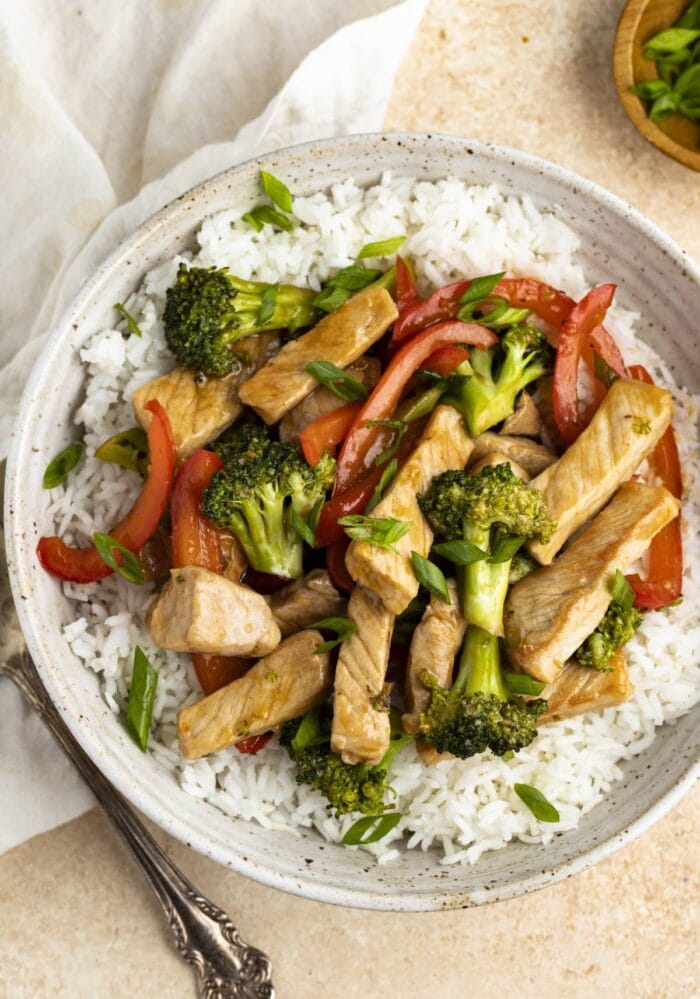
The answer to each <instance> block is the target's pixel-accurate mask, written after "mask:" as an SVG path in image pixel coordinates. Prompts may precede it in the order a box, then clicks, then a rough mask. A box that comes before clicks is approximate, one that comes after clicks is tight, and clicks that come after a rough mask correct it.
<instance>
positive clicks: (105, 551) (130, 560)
mask: <svg viewBox="0 0 700 999" xmlns="http://www.w3.org/2000/svg"><path fill="white" fill-rule="evenodd" d="M92 543H93V544H94V546H95V548H96V549H97V553H98V555H99V556H100V558H101V559H102V561H103V562H104V563H105V565H108V566H109V567H110V569H114V571H115V572H118V573H119V575H120V576H123V577H124V579H126V580H127V581H128V582H129V583H135V584H136V585H137V586H140V585H141V584H142V583H143V581H144V576H143V570H142V569H141V563H140V562H139V560H138V558H137V556H136V555H134V553H133V552H132V551H129V549H128V548H126V547H125V546H124V545H123V544H122V543H121V541H118V540H117V539H116V538H113V537H112V536H111V535H109V534H101V533H100V532H99V531H95V533H94V534H93V536H92ZM115 552H117V553H118V555H119V561H117V557H116V556H115V554H114V553H115Z"/></svg>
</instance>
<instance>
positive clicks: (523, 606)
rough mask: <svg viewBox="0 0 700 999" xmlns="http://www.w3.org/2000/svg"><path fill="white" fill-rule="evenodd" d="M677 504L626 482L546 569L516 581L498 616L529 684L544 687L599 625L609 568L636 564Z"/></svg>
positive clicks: (664, 493)
mask: <svg viewBox="0 0 700 999" xmlns="http://www.w3.org/2000/svg"><path fill="white" fill-rule="evenodd" d="M679 506H680V503H679V501H678V500H677V499H676V498H675V497H674V496H672V495H671V493H670V492H669V491H668V490H667V489H664V488H663V486H645V485H642V484H641V483H638V482H626V483H625V484H624V485H623V486H621V487H620V489H619V490H618V492H617V494H616V496H615V498H614V499H613V500H612V502H611V503H610V504H609V505H608V506H607V507H606V508H605V509H604V510H603V511H602V512H601V513H599V514H598V516H597V517H596V518H595V519H594V520H593V521H592V522H591V523H590V524H589V525H588V527H586V529H585V530H584V531H583V532H582V534H581V535H580V536H579V537H578V538H577V539H576V540H575V541H574V542H573V543H572V544H571V545H570V546H569V547H568V548H567V549H566V551H565V552H564V553H563V554H562V555H560V556H559V558H558V559H557V560H556V561H555V562H554V563H553V564H552V565H550V566H546V567H544V568H541V569H536V570H535V571H534V572H531V573H530V574H529V575H528V576H525V578H524V579H521V580H520V582H518V583H516V584H515V585H514V586H513V587H512V588H511V589H510V591H509V593H508V597H507V598H506V604H505V612H504V625H505V638H506V647H507V650H508V655H509V657H510V658H511V659H512V660H513V662H515V663H516V664H517V665H518V666H519V667H520V669H522V670H524V671H525V672H526V673H529V674H530V675H531V676H534V677H535V679H537V680H540V681H542V682H544V683H549V682H550V681H552V680H553V679H554V678H555V677H556V676H557V674H558V673H560V672H561V670H562V669H563V668H564V664H565V663H566V661H567V659H569V657H570V656H572V655H573V654H574V652H575V651H576V649H577V648H578V647H579V645H581V643H582V642H583V641H584V640H585V639H586V638H588V636H589V635H590V634H591V633H592V632H593V631H594V629H595V628H596V627H597V626H598V624H599V623H600V621H601V620H602V618H603V615H604V614H605V611H606V610H607V608H608V604H609V603H610V600H611V595H610V584H611V582H612V579H613V578H614V575H615V570H616V569H620V570H622V571H624V570H625V569H626V568H627V567H628V566H629V565H631V564H632V562H634V561H636V559H638V558H639V557H640V555H642V553H643V552H644V551H645V550H646V548H647V547H648V546H649V543H650V542H651V539H652V538H653V537H654V535H655V534H657V533H658V532H659V531H660V530H661V528H662V527H665V525H666V524H668V523H669V521H671V520H673V518H674V517H675V516H676V514H677V513H678V509H679Z"/></svg>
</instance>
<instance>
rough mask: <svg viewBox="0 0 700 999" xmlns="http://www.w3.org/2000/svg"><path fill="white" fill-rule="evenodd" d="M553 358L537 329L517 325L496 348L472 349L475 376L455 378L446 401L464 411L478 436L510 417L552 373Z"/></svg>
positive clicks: (471, 429)
mask: <svg viewBox="0 0 700 999" xmlns="http://www.w3.org/2000/svg"><path fill="white" fill-rule="evenodd" d="M552 356H553V352H552V350H551V349H550V347H549V346H548V344H547V341H546V340H545V338H544V336H543V335H542V333H540V331H539V330H537V329H535V327H534V326H530V325H528V324H527V323H523V324H522V325H519V326H513V327H511V328H510V329H509V330H508V332H507V333H506V334H505V335H504V336H503V337H502V338H501V341H500V343H499V344H497V345H496V346H494V347H491V348H490V349H489V350H472V352H471V356H470V358H469V361H470V365H471V374H469V375H465V376H462V377H458V378H452V379H451V384H450V388H449V390H448V395H447V396H446V397H445V400H444V401H445V402H450V403H451V404H452V405H453V406H455V407H456V408H457V409H458V410H459V411H460V413H461V414H462V416H463V417H464V420H465V422H466V424H467V427H468V428H469V433H470V434H471V435H472V437H476V436H477V435H478V434H481V433H483V432H484V431H485V430H488V429H489V427H493V426H494V425H495V424H496V423H500V422H501V420H505V418H506V417H507V416H510V414H511V413H512V412H513V410H514V408H515V400H516V398H517V396H518V394H519V393H520V392H521V391H522V390H523V389H524V388H525V386H526V385H529V384H530V382H534V381H535V379H537V378H540V377H541V376H542V375H544V374H546V373H547V372H548V371H551V369H552Z"/></svg>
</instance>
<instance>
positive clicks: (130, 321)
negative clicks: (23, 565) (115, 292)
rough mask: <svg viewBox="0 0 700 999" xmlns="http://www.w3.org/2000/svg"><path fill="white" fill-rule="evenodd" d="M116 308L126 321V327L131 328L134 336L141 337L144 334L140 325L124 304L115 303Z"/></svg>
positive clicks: (130, 330)
mask: <svg viewBox="0 0 700 999" xmlns="http://www.w3.org/2000/svg"><path fill="white" fill-rule="evenodd" d="M114 308H115V309H116V311H117V312H119V313H121V315H122V316H124V318H125V319H126V325H127V326H128V327H129V332H130V333H133V335H134V336H141V335H142V334H141V328H140V327H139V324H138V323H137V322H136V320H135V319H134V317H133V316H132V315H130V314H129V313H128V312H127V311H126V309H125V308H124V306H123V305H122V303H121V302H115V305H114Z"/></svg>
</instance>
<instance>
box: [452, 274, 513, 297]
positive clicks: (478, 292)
mask: <svg viewBox="0 0 700 999" xmlns="http://www.w3.org/2000/svg"><path fill="white" fill-rule="evenodd" d="M505 276H506V272H505V271H501V273H500V274H485V275H484V276H483V277H478V278H474V280H473V281H472V282H471V284H470V285H469V287H468V288H467V290H466V291H465V293H464V294H463V295H462V297H461V298H460V300H459V304H460V305H469V304H471V303H472V302H473V303H474V304H475V305H477V304H478V303H479V302H483V301H484V300H485V299H487V298H488V297H489V295H490V294H491V292H492V291H493V289H494V288H495V287H496V285H497V284H498V282H499V281H500V280H501V279H502V278H504V277H505Z"/></svg>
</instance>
